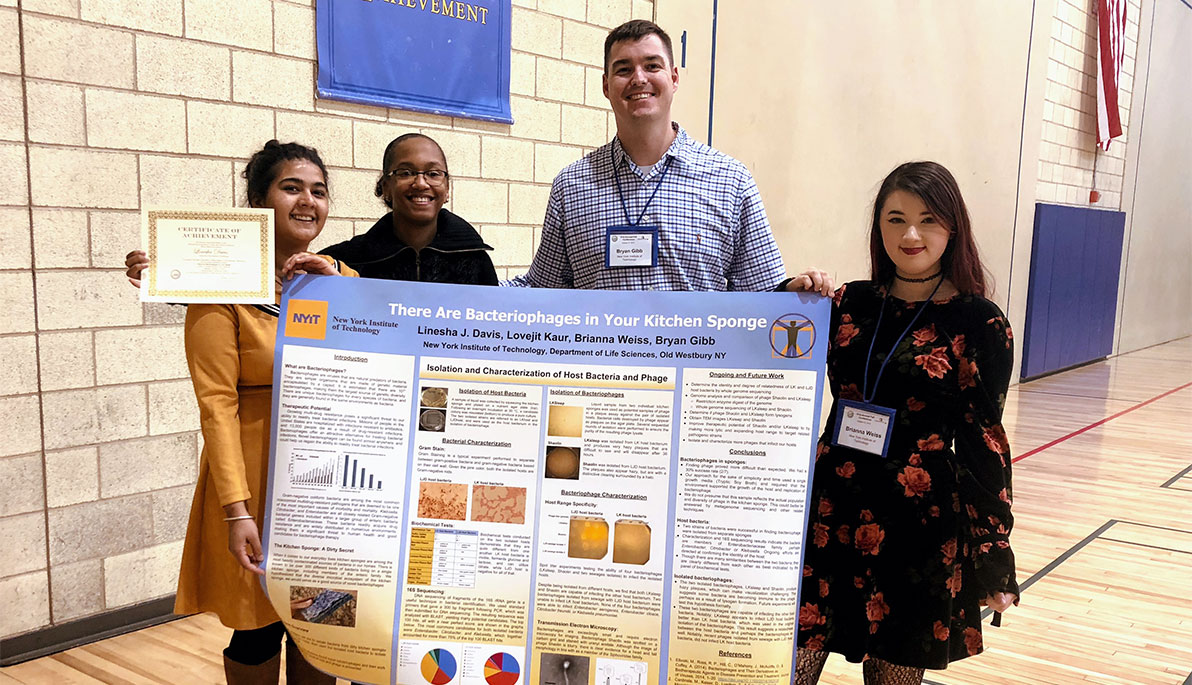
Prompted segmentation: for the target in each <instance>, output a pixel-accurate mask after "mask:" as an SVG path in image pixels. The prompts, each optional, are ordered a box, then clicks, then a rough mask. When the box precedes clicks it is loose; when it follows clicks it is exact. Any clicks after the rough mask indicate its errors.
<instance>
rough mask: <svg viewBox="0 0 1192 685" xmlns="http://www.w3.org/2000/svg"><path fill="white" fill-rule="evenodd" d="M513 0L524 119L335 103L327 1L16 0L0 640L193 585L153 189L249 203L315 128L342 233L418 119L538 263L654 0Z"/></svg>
mask: <svg viewBox="0 0 1192 685" xmlns="http://www.w3.org/2000/svg"><path fill="white" fill-rule="evenodd" d="M513 4H514V10H513V61H512V100H513V102H512V104H513V115H514V117H515V119H516V123H515V124H513V125H512V126H507V125H501V124H491V123H484V122H476V121H470V120H467V119H452V118H450V117H438V116H430V115H423V114H416V113H412V112H405V111H401V110H395V109H386V108H383V107H367V106H361V105H353V104H347V103H338V102H333V101H321V100H318V99H317V98H316V97H315V93H314V91H315V89H314V79H315V68H316V67H315V30H314V18H315V10H314V6H313V5H314V3H313V2H311V1H309V0H308V1H306V2H302V1H300V0H294V1H291V0H154V1H153V2H145V1H144V0H23V1H22V2H21V3H20V8H19V9H18V8H17V2H16V0H0V177H2V178H4V179H5V182H4V183H2V184H0V310H2V311H3V312H4V314H3V316H2V317H0V360H3V363H2V364H0V424H2V425H3V430H0V490H2V492H3V496H2V497H0V540H2V541H3V543H4V546H5V548H4V553H3V554H0V596H2V597H4V598H5V610H4V611H3V612H0V637H9V636H13V635H16V634H20V633H24V632H28V631H31V630H37V629H39V628H44V627H47V626H52V625H57V624H61V623H63V622H67V621H71V620H74V619H79V618H83V617H87V616H91V615H95V614H98V613H102V612H105V611H110V610H114V609H118V608H120V607H125V606H129V605H133V604H137V603H139V602H143V601H146V600H150V599H154V598H158V597H162V596H164V595H168V594H170V593H172V592H173V590H174V583H175V579H176V575H177V567H178V557H179V554H180V549H181V539H182V536H183V532H184V529H185V523H186V516H187V513H188V511H189V507H190V498H191V492H192V488H193V482H194V478H195V474H196V465H197V461H198V454H199V450H200V449H201V437H200V436H199V435H198V433H197V431H196V429H197V411H196V409H195V403H194V397H193V394H192V392H191V388H190V381H189V380H188V379H187V371H186V364H185V359H184V355H183V350H182V330H181V325H180V324H181V319H182V316H183V312H182V310H181V308H176V307H168V306H158V305H142V304H140V303H139V302H138V300H137V297H136V291H135V290H134V289H133V288H131V287H130V286H128V284H127V283H126V282H125V281H124V277H123V268H122V266H121V264H122V262H123V258H124V254H125V253H126V252H127V251H128V250H129V249H132V248H134V247H136V246H137V245H138V243H139V226H140V215H139V210H140V208H141V207H143V206H149V205H175V204H185V205H214V206H230V205H233V204H243V194H244V193H243V182H242V180H241V179H240V178H239V173H240V171H242V170H243V162H244V160H245V159H246V158H247V156H248V155H249V154H251V153H252V152H253V151H254V150H256V149H257V148H258V147H259V146H260V145H261V144H262V143H263V142H264V141H266V140H268V139H269V138H279V139H282V140H297V141H300V142H303V143H306V144H309V145H314V146H315V147H317V148H318V149H319V151H320V153H321V154H322V155H323V158H324V160H325V161H326V162H327V163H328V164H329V165H330V167H331V179H330V180H331V188H332V203H331V218H330V219H328V221H327V227H326V229H325V230H324V234H323V236H322V237H321V239H320V241H319V242H318V243H317V244H316V247H318V246H321V245H326V244H330V243H331V242H336V241H339V240H343V239H345V238H347V237H350V236H351V235H353V234H355V233H360V232H362V231H364V230H367V228H368V227H369V226H371V225H372V223H373V222H374V221H375V220H376V219H377V218H378V217H380V216H381V215H382V214H383V212H384V206H383V205H382V204H381V203H380V201H379V200H378V199H377V198H376V197H374V196H373V194H372V189H373V184H374V182H375V180H376V177H377V174H378V172H379V170H380V163H381V154H382V152H383V150H384V147H385V145H386V144H387V143H388V142H389V141H390V140H391V139H392V138H394V137H396V136H397V135H400V134H402V133H407V132H410V131H415V130H416V131H421V132H423V133H426V134H428V135H430V136H432V137H434V138H435V139H436V140H438V141H439V143H440V144H441V145H442V146H443V148H444V150H445V151H446V153H447V158H448V162H449V165H450V168H451V171H452V175H453V177H454V179H455V180H454V181H453V184H452V189H451V194H452V200H451V207H452V209H453V210H455V211H456V212H458V213H459V214H461V215H462V216H464V217H466V218H468V219H469V220H471V221H472V222H473V224H475V225H476V226H477V227H478V228H479V229H480V230H481V233H482V234H483V235H484V238H485V240H487V241H488V242H489V243H490V244H491V245H493V246H494V247H495V248H496V253H495V255H494V261H496V263H497V265H498V270H499V271H503V272H504V273H505V274H506V275H512V274H517V273H520V272H522V271H523V270H524V269H525V267H526V266H527V265H528V264H529V262H530V259H531V256H532V255H533V251H534V247H535V244H536V243H535V240H536V227H537V226H539V225H540V223H541V220H542V215H543V210H544V208H545V205H546V195H547V193H548V191H549V186H550V181H551V180H552V179H553V178H554V175H555V174H556V173H557V172H558V171H559V169H560V168H562V167H563V166H564V165H565V164H568V163H569V162H571V161H573V160H575V159H577V158H579V157H580V156H582V155H583V154H585V153H586V152H588V151H589V150H591V149H592V148H594V147H596V146H599V145H601V144H603V143H604V142H606V141H607V140H608V139H609V138H610V137H611V136H612V134H613V130H614V125H613V120H612V115H611V112H610V111H609V109H608V104H607V101H606V100H605V99H604V97H603V96H602V94H601V89H600V76H601V73H602V72H601V67H602V64H601V61H602V50H603V41H604V36H605V34H606V33H607V31H608V28H610V27H612V26H615V25H617V24H620V23H621V22H623V21H625V20H627V19H630V18H634V17H641V18H650V17H651V16H652V14H653V3H652V1H651V0H514V2H513Z"/></svg>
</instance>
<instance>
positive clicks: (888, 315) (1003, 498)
mask: <svg viewBox="0 0 1192 685" xmlns="http://www.w3.org/2000/svg"><path fill="white" fill-rule="evenodd" d="M884 295H885V289H884V288H883V287H878V286H875V285H874V284H873V283H870V282H866V281H859V282H854V283H848V284H846V285H844V286H842V287H841V288H840V289H839V290H838V291H836V297H835V300H834V304H835V306H834V307H833V309H832V329H831V338H830V339H829V350H828V377H829V381H830V383H831V389H832V397H833V403H832V410H831V415H830V416H829V419H828V424H827V428H826V429H825V431H824V435H823V436H822V437H821V438H820V442H819V449H818V454H817V456H816V464H815V480H814V485H813V491H812V497H811V505H812V511H811V512H810V517H811V518H810V521H809V526H808V536H809V539H808V541H807V544H806V552H805V557H804V562H805V563H804V567H803V594H802V606H801V607H800V612H799V646H800V647H805V648H810V649H816V650H828V651H832V652H838V653H840V654H843V655H844V657H845V658H846V659H848V660H849V661H853V662H857V661H861V660H862V659H863V658H864V657H865V656H866V655H868V656H873V657H877V658H880V659H884V660H886V661H889V662H892V663H895V664H900V665H905V666H914V667H920V668H945V667H947V665H948V662H949V661H954V660H957V659H963V658H964V657H966V656H971V655H973V654H977V653H979V652H980V651H981V607H980V601H981V600H982V599H984V598H985V597H986V596H987V595H989V594H990V593H992V592H999V591H1001V592H1013V593H1015V594H1017V593H1018V584H1017V582H1016V581H1015V575H1014V555H1013V553H1012V552H1011V550H1010V543H1009V537H1010V528H1011V526H1012V525H1013V518H1012V516H1011V514H1010V498H1011V488H1010V449H1009V445H1008V444H1007V441H1006V434H1005V431H1004V430H1003V429H1002V426H1001V416H1002V405H1003V404H1004V402H1005V398H1006V388H1007V385H1008V384H1009V379H1010V373H1011V366H1012V364H1013V360H1014V350H1013V343H1012V340H1011V338H1012V337H1013V336H1012V334H1011V331H1010V327H1009V324H1008V323H1007V322H1006V318H1005V316H1004V315H1003V314H1002V312H1001V310H1000V309H998V307H997V305H995V304H994V303H992V302H990V301H989V300H986V299H985V298H983V297H978V296H972V295H959V296H956V297H953V298H951V299H947V300H936V301H933V302H932V303H930V304H928V305H926V307H925V309H924V310H923V313H922V315H921V316H920V317H919V319H918V321H916V322H915V325H914V327H913V328H912V329H911V330H910V332H909V333H908V334H907V336H906V337H905V338H904V339H903V340H902V342H901V343H900V344H899V345H898V348H897V349H896V350H894V352H893V358H892V359H891V361H890V363H889V365H888V366H887V368H886V371H885V374H884V375H883V376H882V379H881V383H880V385H879V386H878V387H877V390H876V396H875V397H874V400H873V401H874V403H875V404H878V405H881V406H884V407H889V408H892V409H895V410H897V415H896V417H895V419H894V423H893V434H892V437H891V440H890V448H889V453H888V456H887V457H886V458H885V459H883V458H881V457H879V456H876V455H872V454H868V453H866V452H860V451H857V450H854V449H851V448H847V447H839V446H834V445H832V444H831V436H832V434H833V431H834V428H835V417H836V404H837V401H838V400H840V399H842V398H843V399H854V400H860V399H861V388H862V387H863V384H864V378H863V375H862V374H863V372H864V367H865V365H866V357H867V353H868V351H869V346H870V342H871V341H872V340H873V336H874V328H875V324H876V323H877V318H878V312H879V311H880V309H881V307H882V306H883V296H884ZM920 304H921V303H919V302H906V301H903V300H899V299H897V298H894V297H889V298H886V300H885V304H884V306H885V308H886V312H885V316H884V318H883V320H882V326H881V329H880V330H879V331H878V332H877V341H876V344H875V345H874V349H873V359H872V361H871V362H870V369H869V383H870V384H871V385H872V384H873V382H874V381H873V379H874V378H875V377H876V376H877V371H878V367H879V365H880V364H881V362H882V361H883V360H884V359H885V358H886V355H887V354H889V353H890V348H891V347H892V346H893V345H894V341H895V340H896V339H897V338H898V336H899V334H901V333H902V331H903V330H905V329H906V327H907V325H908V324H909V323H910V321H911V318H912V317H913V316H914V315H915V312H916V311H917V309H918V307H919V306H920Z"/></svg>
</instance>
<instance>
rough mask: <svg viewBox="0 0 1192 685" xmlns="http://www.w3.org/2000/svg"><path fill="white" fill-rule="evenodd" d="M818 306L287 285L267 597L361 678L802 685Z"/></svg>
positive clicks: (385, 285)
mask: <svg viewBox="0 0 1192 685" xmlns="http://www.w3.org/2000/svg"><path fill="white" fill-rule="evenodd" d="M829 308H830V301H829V300H827V299H824V298H820V297H818V296H814V295H796V294H791V293H669V292H632V293H629V292H610V291H561V290H545V289H543V290H539V289H515V288H492V287H487V288H486V287H479V286H457V285H443V284H430V283H409V282H394V281H380V280H371V279H358V278H339V277H317V276H301V277H298V278H295V279H294V280H293V281H291V282H290V283H289V284H288V285H287V286H286V289H285V291H284V293H283V298H282V307H281V318H280V321H279V326H278V338H277V348H276V353H275V368H274V396H273V399H274V407H273V444H272V451H271V462H270V469H271V474H270V479H269V491H268V499H269V501H268V518H267V520H266V526H265V540H264V546H265V550H266V564H265V566H266V575H265V580H264V583H265V586H266V590H267V592H268V594H269V597H270V600H271V601H272V603H273V605H274V607H275V608H276V609H277V611H278V614H279V615H281V617H282V619H283V620H284V622H285V624H286V628H287V630H288V631H289V632H290V635H291V636H292V638H293V639H295V640H296V641H297V643H298V644H299V646H300V647H301V649H302V651H303V653H304V654H305V655H306V657H307V658H308V659H309V660H310V661H311V662H312V663H313V664H314V665H315V666H317V667H319V668H321V669H323V670H325V671H327V672H329V673H333V674H335V675H338V676H340V677H342V678H346V679H350V680H355V681H358V682H364V683H378V684H380V683H399V684H401V685H426V684H427V683H430V684H432V685H448V684H451V685H520V684H522V683H526V684H538V685H660V684H662V683H669V684H671V685H688V684H689V685H696V684H698V685H706V684H707V683H715V682H750V683H758V684H762V683H774V684H775V685H779V684H785V683H789V682H790V678H791V666H792V663H793V654H794V638H795V630H796V627H797V621H798V606H799V602H798V593H799V581H800V579H801V575H802V574H801V568H800V560H801V556H802V544H803V540H804V532H805V526H806V518H805V516H806V511H807V508H808V497H809V490H810V470H811V463H812V459H813V455H814V451H815V442H816V437H817V436H816V431H817V430H818V426H819V419H818V416H819V410H820V407H819V401H820V397H821V388H822V384H823V382H824V356H825V353H826V348H827V340H826V336H827V328H828V320H829Z"/></svg>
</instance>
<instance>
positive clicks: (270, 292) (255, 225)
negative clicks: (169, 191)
mask: <svg viewBox="0 0 1192 685" xmlns="http://www.w3.org/2000/svg"><path fill="white" fill-rule="evenodd" d="M273 220H274V212H273V210H272V209H163V208H157V209H146V210H144V211H143V212H142V215H141V243H142V244H143V245H144V246H145V251H146V252H147V253H148V255H147V256H148V259H149V267H148V269H146V270H145V273H144V274H143V275H142V281H143V287H142V288H141V301H142V302H178V303H182V302H223V303H240V304H272V303H273V302H274V300H275V292H274V284H275V276H274V268H275V267H274V227H273Z"/></svg>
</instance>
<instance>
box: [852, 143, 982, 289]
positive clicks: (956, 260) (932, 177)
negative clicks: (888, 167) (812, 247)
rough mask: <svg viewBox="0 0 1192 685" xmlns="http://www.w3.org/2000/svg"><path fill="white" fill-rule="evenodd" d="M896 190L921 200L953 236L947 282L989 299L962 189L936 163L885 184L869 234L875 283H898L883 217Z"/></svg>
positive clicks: (903, 168)
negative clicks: (884, 243) (986, 296)
mask: <svg viewBox="0 0 1192 685" xmlns="http://www.w3.org/2000/svg"><path fill="white" fill-rule="evenodd" d="M895 190H903V191H906V192H908V193H911V194H913V195H915V196H917V197H918V198H919V199H920V200H922V201H923V204H925V205H927V209H928V210H929V211H930V212H931V213H932V214H933V215H934V216H935V219H936V221H939V222H940V223H942V224H943V225H944V226H946V227H947V228H948V229H949V230H950V231H951V232H952V236H951V238H950V239H949V241H948V247H947V248H945V249H944V254H943V256H941V257H940V269H941V270H942V271H943V272H944V278H946V279H948V280H949V281H951V282H952V285H954V286H956V289H957V290H959V291H960V292H961V293H964V294H966V295H981V296H984V295H985V275H986V274H985V267H984V266H983V265H982V264H981V257H980V256H979V255H978V254H977V243H976V242H975V241H974V240H973V229H972V223H971V222H970V220H969V213H968V208H967V207H965V205H964V198H963V197H961V195H960V186H959V185H958V184H957V183H956V179H955V178H954V177H953V176H952V173H951V172H949V171H948V170H947V169H945V168H944V167H943V166H941V165H940V164H937V163H935V162H907V163H905V164H902V165H900V166H899V167H898V168H896V169H895V170H894V171H891V172H890V175H889V176H886V179H885V180H884V181H882V185H881V188H880V189H879V190H878V191H877V198H875V199H874V201H873V223H872V225H871V226H870V230H869V262H870V272H871V278H872V279H873V281H874V282H875V283H890V282H891V281H893V280H894V262H893V261H891V259H890V255H888V254H886V248H885V246H884V245H883V244H882V226H881V214H882V207H883V206H884V205H885V204H886V198H888V197H889V196H890V193H893V192H894V191H895Z"/></svg>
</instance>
